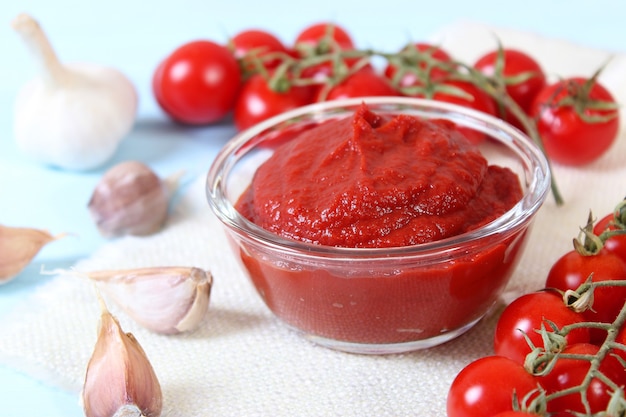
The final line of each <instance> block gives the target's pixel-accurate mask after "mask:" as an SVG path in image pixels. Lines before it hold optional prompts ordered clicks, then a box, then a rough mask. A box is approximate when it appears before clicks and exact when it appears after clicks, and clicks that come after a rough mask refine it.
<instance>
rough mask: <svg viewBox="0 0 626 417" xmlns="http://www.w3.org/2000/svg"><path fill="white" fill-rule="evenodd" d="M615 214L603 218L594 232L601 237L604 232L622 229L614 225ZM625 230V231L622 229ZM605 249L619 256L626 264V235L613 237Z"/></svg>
mask: <svg viewBox="0 0 626 417" xmlns="http://www.w3.org/2000/svg"><path fill="white" fill-rule="evenodd" d="M614 218H615V216H614V215H613V213H611V214H607V215H606V216H604V217H603V218H601V219H600V220H599V221H598V223H596V225H595V226H594V228H593V232H594V233H595V234H596V235H598V236H600V235H601V234H602V233H603V232H604V231H615V230H620V229H621V228H620V227H618V226H616V225H615V224H614ZM621 230H624V229H621ZM624 231H625V232H626V230H624ZM604 249H606V250H607V251H608V252H612V253H614V254H616V255H617V256H619V257H620V258H621V259H622V260H623V261H624V262H626V234H623V235H615V236H611V237H610V238H608V239H607V240H606V241H605V242H604Z"/></svg>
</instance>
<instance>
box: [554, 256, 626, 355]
mask: <svg viewBox="0 0 626 417" xmlns="http://www.w3.org/2000/svg"><path fill="white" fill-rule="evenodd" d="M589 277H591V279H592V281H593V282H601V281H608V280H626V263H625V262H624V261H622V260H621V259H620V258H619V257H618V256H617V255H615V254H614V253H611V252H608V251H607V250H605V249H601V250H600V251H599V253H597V254H595V255H583V254H581V253H579V252H578V251H576V250H572V251H570V252H567V253H566V254H564V255H563V256H561V257H560V258H559V259H558V260H557V261H556V262H555V263H554V264H553V265H552V268H551V269H550V271H549V272H548V277H547V279H546V287H548V288H556V289H559V290H561V291H567V290H576V289H577V288H578V287H579V286H580V285H582V284H583V283H585V282H586V281H587V279H588V278H589ZM593 300H594V301H593V309H589V310H586V311H584V312H583V316H584V317H585V319H586V320H587V321H596V322H603V323H612V322H613V321H614V320H615V318H616V317H617V315H618V313H619V311H620V310H621V308H622V306H623V305H624V301H625V300H626V287H625V286H613V287H600V288H596V289H595V290H594V293H593ZM605 337H606V332H605V331H604V330H599V329H591V341H592V342H593V343H602V341H603V340H604V338H605Z"/></svg>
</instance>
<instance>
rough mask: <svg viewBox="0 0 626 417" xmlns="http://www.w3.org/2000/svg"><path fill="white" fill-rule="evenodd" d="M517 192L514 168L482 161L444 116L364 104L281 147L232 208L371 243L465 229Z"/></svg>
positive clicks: (274, 226) (306, 231) (275, 226)
mask: <svg viewBox="0 0 626 417" xmlns="http://www.w3.org/2000/svg"><path fill="white" fill-rule="evenodd" d="M521 196H522V190H521V187H520V184H519V180H518V178H517V176H516V175H515V174H514V173H513V172H511V171H510V170H508V169H505V168H501V167H498V166H489V165H488V164H487V161H486V159H485V158H484V157H483V156H482V154H481V153H480V151H479V150H478V148H477V147H475V146H474V145H472V144H471V143H470V142H469V141H468V140H467V139H466V138H465V137H464V136H463V135H462V134H461V133H459V132H458V130H457V129H456V127H455V125H454V124H452V123H451V122H449V121H444V120H434V121H427V120H423V119H419V118H417V117H414V116H410V115H396V116H394V117H385V116H382V115H378V114H375V113H373V112H371V111H370V110H369V109H368V108H367V107H366V106H365V105H363V106H362V107H360V108H359V109H358V110H357V112H356V114H355V115H354V117H353V118H346V119H342V120H336V121H334V122H330V123H325V124H322V125H320V126H319V127H318V128H316V129H312V130H309V131H306V132H304V133H302V134H301V135H300V136H299V137H297V138H296V139H294V140H292V141H290V142H288V143H286V144H284V145H283V146H281V147H279V148H278V149H277V150H276V152H275V153H274V154H273V155H272V157H271V158H270V159H269V160H268V161H266V162H265V163H264V164H263V165H262V166H261V167H260V168H259V169H258V171H257V172H256V174H255V177H254V180H253V182H252V184H251V186H250V187H249V189H248V191H247V192H246V193H245V194H244V195H243V196H242V197H241V198H240V200H239V202H238V204H237V209H238V210H239V211H240V213H242V214H243V215H244V216H245V217H247V218H248V219H249V220H251V221H252V222H254V223H256V224H257V225H259V226H261V227H263V228H265V229H267V230H269V231H272V232H274V233H276V234H279V235H281V236H283V237H287V238H291V239H296V240H300V241H304V242H312V243H317V244H321V245H327V246H343V247H353V248H358V247H368V248H371V247H392V246H407V245H417V244H420V243H425V242H432V241H435V240H440V239H443V238H446V237H450V236H455V235H458V234H461V233H464V232H466V231H469V230H471V229H474V228H477V227H480V226H481V225H483V224H485V223H488V222H490V221H492V220H494V219H496V218H497V217H499V216H500V215H502V214H503V213H504V212H506V211H507V210H508V209H510V208H511V207H512V206H513V205H514V204H515V203H516V202H517V201H519V200H520V198H521Z"/></svg>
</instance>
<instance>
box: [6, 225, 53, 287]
mask: <svg viewBox="0 0 626 417" xmlns="http://www.w3.org/2000/svg"><path fill="white" fill-rule="evenodd" d="M62 236H63V235H59V236H53V235H51V234H50V233H48V232H47V231H45V230H39V229H31V228H27V227H8V226H2V225H0V284H4V283H7V282H9V281H10V280H11V279H13V278H15V276H17V274H19V273H20V272H21V271H22V270H23V269H24V268H25V267H26V266H27V265H28V264H29V263H30V261H32V259H33V258H34V257H35V255H37V253H39V251H40V250H41V248H43V247H44V246H45V245H47V244H48V243H50V242H52V241H53V240H56V239H59V238H60V237H62Z"/></svg>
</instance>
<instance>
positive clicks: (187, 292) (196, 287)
mask: <svg viewBox="0 0 626 417" xmlns="http://www.w3.org/2000/svg"><path fill="white" fill-rule="evenodd" d="M86 274H87V276H89V278H91V279H92V280H95V281H96V282H97V284H98V288H99V289H100V291H102V293H104V294H106V295H108V296H109V297H110V298H111V299H112V300H113V301H114V302H115V303H116V304H117V305H119V306H120V308H121V309H122V310H124V311H125V312H126V313H127V314H128V315H129V316H130V317H132V318H133V319H134V320H135V321H137V323H139V324H140V325H142V326H143V327H146V328H147V329H149V330H152V331H154V332H156V333H162V334H176V333H181V332H185V331H191V330H194V329H195V328H196V327H198V325H199V324H200V323H201V321H202V319H203V318H204V316H205V315H206V312H207V310H208V306H209V297H210V294H211V286H212V284H213V277H212V275H211V273H210V272H208V271H205V270H202V269H199V268H193V267H191V268H187V267H163V268H142V269H134V270H118V271H95V272H87V273H86Z"/></svg>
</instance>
